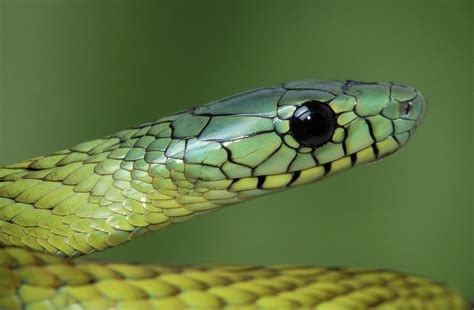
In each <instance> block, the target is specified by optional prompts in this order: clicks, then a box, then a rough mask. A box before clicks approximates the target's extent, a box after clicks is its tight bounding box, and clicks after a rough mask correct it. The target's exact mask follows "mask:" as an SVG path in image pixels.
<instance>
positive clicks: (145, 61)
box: [0, 0, 474, 298]
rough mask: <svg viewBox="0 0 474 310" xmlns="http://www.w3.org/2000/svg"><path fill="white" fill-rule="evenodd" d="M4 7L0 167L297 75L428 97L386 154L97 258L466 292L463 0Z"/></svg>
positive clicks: (468, 217)
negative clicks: (403, 141)
mask: <svg viewBox="0 0 474 310" xmlns="http://www.w3.org/2000/svg"><path fill="white" fill-rule="evenodd" d="M0 3H1V5H0V7H1V15H0V18H1V19H0V21H1V29H0V43H1V45H2V46H1V52H2V55H1V58H0V59H1V64H0V66H1V67H0V69H1V70H0V72H1V84H0V85H1V89H0V92H1V93H0V94H1V97H0V98H1V99H0V100H1V101H0V139H1V140H0V150H1V152H0V164H6V163H10V162H15V161H19V160H21V159H26V158H28V157H32V156H36V155H42V154H45V153H49V152H52V151H55V150H58V149H62V148H65V147H68V146H71V145H74V144H76V143H79V142H82V141H84V140H88V139H92V138H95V137H98V136H102V135H105V134H108V133H113V132H115V131H118V130H120V129H123V128H126V127H129V126H132V125H136V124H139V123H142V122H145V121H149V120H154V119H157V118H159V117H161V116H165V115H167V114H168V113H171V112H173V111H177V110H180V109H184V108H187V107H190V106H192V105H196V104H200V103H205V102H208V101H210V100H213V99H217V98H220V97H223V96H226V95H229V94H232V93H235V92H238V91H241V90H246V89H249V88H254V87H259V86H265V85H272V84H275V83H279V82H282V81H288V80H294V79H304V78H316V79H323V80H325V79H346V78H350V79H359V80H368V81H396V82H401V83H406V84H409V85H413V86H416V87H417V88H419V89H420V90H421V91H422V92H423V94H424V95H425V96H426V97H427V98H428V103H429V110H428V115H427V118H426V120H425V123H424V125H423V126H421V128H420V129H419V131H418V132H417V134H416V135H415V137H414V138H413V139H412V141H411V143H409V144H408V146H407V147H406V148H405V149H404V150H402V151H400V152H399V153H398V154H396V155H395V156H393V157H390V158H389V159H387V160H384V161H383V162H381V163H378V164H375V165H370V166H367V167H364V168H358V169H355V170H353V171H351V172H349V173H344V174H342V175H339V176H337V177H334V178H330V179H328V180H326V181H324V182H321V183H318V184H312V185H309V186H305V187H301V188H297V189H294V190H291V191H288V192H284V193H280V194H277V195H271V196H268V197H263V198H260V199H257V200H254V201H248V202H246V203H243V204H241V205H239V206H235V207H230V208H227V209H224V210H221V211H218V212H215V213H213V214H211V215H209V216H204V217H201V218H197V219H194V220H192V221H190V222H187V223H186V224H184V225H183V224H180V225H175V226H173V227H171V228H167V229H165V230H164V231H161V232H159V233H156V234H153V235H149V236H147V237H144V238H142V239H140V240H137V241H136V242H133V243H129V244H126V245H124V246H121V247H118V248H115V249H112V250H109V251H107V252H105V253H102V254H99V255H96V256H97V257H101V258H107V259H127V260H132V261H152V260H153V261H162V262H175V263H192V264H209V263H211V264H212V263H224V262H226V263H244V264H280V263H285V264H309V265H331V266H339V265H343V266H344V265H351V266H368V267H382V268H389V269H395V270H400V271H404V272H410V273H415V274H420V275H425V276H429V277H432V278H434V279H436V280H439V281H442V282H445V283H448V284H449V285H451V286H453V287H456V288H458V289H460V290H461V291H462V292H463V293H465V294H466V295H467V296H468V297H470V298H474V268H473V261H474V260H473V258H474V257H473V232H472V230H473V227H472V226H473V214H472V206H473V201H472V189H473V187H472V181H471V180H472V176H471V175H470V174H471V172H472V166H471V160H472V152H471V144H472V126H471V124H472V104H473V96H472V87H473V77H472V64H473V54H472V52H473V51H472V46H473V33H472V29H473V22H472V14H473V6H472V1H469V2H459V1H421V2H414V1H369V2H362V1H359V2H356V1H323V2H318V1H313V2H295V1H287V2H274V1H265V2H263V1H261V2H250V1H242V2H179V3H172V2H171V1H163V2H140V1H138V2H137V1H129V2H118V1H115V2H113V1H94V2H92V1H91V2H87V1H71V2H67V1H62V2H61V1H41V2H40V1H31V2H28V1H5V0H2V1H1V2H0Z"/></svg>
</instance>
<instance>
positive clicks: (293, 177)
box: [229, 134, 403, 192]
mask: <svg viewBox="0 0 474 310" xmlns="http://www.w3.org/2000/svg"><path fill="white" fill-rule="evenodd" d="M402 146H403V143H402V142H401V141H399V140H398V139H397V138H396V135H394V134H392V135H390V136H388V137H387V138H386V139H384V140H382V141H379V142H374V143H373V144H372V145H370V146H368V147H366V148H364V149H362V150H360V151H357V152H355V153H352V154H348V155H346V156H344V157H341V158H339V159H337V160H334V161H331V162H327V163H323V164H320V165H318V166H315V167H311V168H308V169H302V170H297V171H293V172H288V173H282V174H273V175H262V176H253V177H247V178H236V179H233V181H232V183H231V184H230V185H229V190H230V191H233V192H241V191H247V190H255V189H260V190H279V189H285V188H289V187H292V186H297V185H304V184H308V183H312V182H315V181H318V180H320V179H323V178H324V177H326V176H330V175H335V174H337V173H339V172H342V171H345V170H347V169H349V168H351V167H354V166H359V165H364V164H368V163H371V162H375V161H378V160H381V159H383V158H385V157H387V156H388V155H390V154H392V153H394V152H396V151H397V150H398V149H400V148H401V147H402ZM243 183H245V184H253V185H254V186H251V187H250V186H244V184H243Z"/></svg>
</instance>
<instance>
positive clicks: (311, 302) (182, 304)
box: [0, 248, 468, 310]
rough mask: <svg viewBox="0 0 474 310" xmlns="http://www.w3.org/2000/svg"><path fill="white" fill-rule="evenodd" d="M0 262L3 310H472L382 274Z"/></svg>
mask: <svg viewBox="0 0 474 310" xmlns="http://www.w3.org/2000/svg"><path fill="white" fill-rule="evenodd" d="M0 257H1V258H2V260H1V261H0V276H1V277H0V307H1V308H8V309H21V306H22V305H27V306H28V309H74V310H75V309H112V308H114V309H115V308H116V309H189V308H204V309H209V308H214V309H223V308H226V309H288V308H290V309H295V308H298V309H301V308H303V309H319V310H331V309H332V310H341V309H342V310H344V309H369V308H370V309H386V310H389V309H393V310H394V309H397V310H404V309H439V310H447V309H467V308H468V306H467V304H466V303H465V302H464V300H463V299H462V298H461V297H460V296H459V295H458V294H457V293H456V292H454V291H452V290H450V289H447V288H446V287H443V286H442V285H440V284H437V283H434V282H432V281H430V280H426V279H423V278H420V277H417V276H411V275H403V274H400V273H396V272H391V271H384V270H367V269H356V268H342V269H341V268H318V267H290V266H272V267H255V266H213V267H194V266H193V267H191V266H173V265H156V264H151V265H132V264H121V263H109V264H105V263H99V262H93V261H84V260H83V261H78V260H76V261H70V260H65V259H62V258H58V257H53V256H50V255H46V254H40V253H37V252H31V251H28V250H24V249H18V248H6V249H0ZM15 292H17V294H15ZM2 294H3V295H4V296H2ZM1 297H4V298H1Z"/></svg>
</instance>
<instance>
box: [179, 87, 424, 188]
mask: <svg viewBox="0 0 474 310" xmlns="http://www.w3.org/2000/svg"><path fill="white" fill-rule="evenodd" d="M425 111H426V106H425V100H424V98H423V96H422V95H421V94H420V93H419V92H418V91H417V90H416V89H415V88H412V87H409V86H403V85H399V84H394V83H364V82H357V81H346V82H340V81H331V82H321V81H308V80H307V81H295V82H289V83H286V84H283V85H279V86H275V87H268V88H261V89H257V90H254V91H250V92H245V93H242V94H238V95H235V96H232V97H229V98H225V99H223V100H219V101H216V102H212V103H210V104H207V105H203V106H199V107H196V108H194V109H192V110H191V112H190V113H191V115H192V117H189V120H190V121H191V119H193V120H194V121H197V120H199V122H200V123H201V124H202V126H197V127H199V129H200V132H199V133H198V134H197V136H196V139H192V140H190V143H189V144H188V146H187V147H188V148H187V151H186V152H185V153H184V157H183V160H184V162H185V163H187V169H185V174H186V175H187V177H189V178H191V179H193V178H194V179H198V180H201V181H217V180H233V181H232V185H231V186H230V190H235V191H245V190H254V189H257V190H258V189H281V188H286V187H289V186H293V185H299V184H306V183H310V182H313V181H316V180H319V179H321V178H323V177H324V176H327V175H332V174H335V173H337V172H340V171H343V170H345V169H347V168H350V167H352V166H354V165H359V164H365V163H369V162H373V161H376V160H379V159H381V158H384V157H386V156H387V155H389V154H391V153H393V152H395V151H396V150H398V149H399V148H400V147H401V146H403V145H404V144H406V142H407V141H408V140H409V138H410V137H411V136H412V134H413V133H414V131H415V130H416V128H417V126H418V125H419V124H420V123H421V122H422V120H423V117H424V114H425ZM189 125H190V123H188V127H189ZM177 127H178V126H175V128H177ZM190 127H193V126H190ZM202 164H204V166H202ZM193 165H196V166H195V169H193Z"/></svg>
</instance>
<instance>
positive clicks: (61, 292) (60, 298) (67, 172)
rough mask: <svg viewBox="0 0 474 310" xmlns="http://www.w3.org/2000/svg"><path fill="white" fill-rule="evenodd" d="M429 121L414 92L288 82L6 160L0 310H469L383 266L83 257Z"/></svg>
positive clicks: (0, 197)
mask: <svg viewBox="0 0 474 310" xmlns="http://www.w3.org/2000/svg"><path fill="white" fill-rule="evenodd" d="M425 114H426V100H425V99H424V97H423V95H422V94H421V93H420V92H419V91H418V90H417V89H416V88H414V87H411V86H406V85H402V84H397V83H393V82H390V83H384V82H361V81H354V80H345V81H317V80H302V81H293V82H288V83H281V84H278V85H275V86H270V87H263V88H258V89H254V90H250V91H246V92H243V93H238V94H236V95H233V96H230V97H226V98H224V99H221V100H217V101H213V102H210V103H207V104H204V105H199V106H194V107H192V108H190V109H188V110H186V111H181V112H177V113H175V114H172V115H169V116H167V117H163V118H160V119H158V120H156V121H152V122H148V123H144V124H142V125H139V126H136V127H133V128H130V129H127V130H123V131H120V132H118V133H115V134H112V135H109V136H105V137H104V138H100V139H95V140H91V141H87V142H84V143H81V144H79V145H76V146H73V147H70V148H67V149H64V150H61V151H58V152H55V153H52V154H50V155H47V156H41V157H37V158H33V159H30V160H25V161H22V162H19V163H15V164H9V165H5V166H3V167H2V168H0V308H1V309H71V310H76V309H223V308H225V309H287V308H292V309H294V308H300V309H320V310H329V309H336V310H337V309H468V307H469V305H468V302H467V300H466V299H465V298H464V297H463V296H462V295H461V294H460V293H458V292H457V291H456V290H454V289H452V288H449V287H447V286H445V285H443V284H441V283H438V282H436V281H434V280H430V279H427V278H424V277H422V276H418V275H412V274H405V273H400V272H397V271H391V270H383V269H370V268H362V267H320V266H290V265H276V266H241V265H226V264H222V265H211V266H191V265H174V264H159V263H145V264H140V263H125V262H108V261H102V260H93V259H90V258H88V257H79V256H84V255H88V254H91V253H93V252H97V251H103V250H106V249H107V248H110V247H113V246H117V245H119V244H122V243H125V242H127V241H130V240H133V239H135V238H138V237H140V236H142V235H144V234H148V233H150V232H154V231H157V230H160V229H162V228H164V227H167V226H170V225H173V224H177V223H181V222H184V221H186V220H188V219H191V218H193V217H195V216H198V215H203V214H207V213H209V212H212V211H214V210H218V209H221V208H223V207H226V206H229V205H233V204H236V203H239V202H242V201H246V200H248V199H251V198H256V197H259V196H262V195H267V194H270V193H275V192H280V191H282V190H286V189H291V188H293V187H296V186H300V185H306V184H310V183H313V182H316V181H319V180H322V179H325V178H327V177H329V176H332V175H335V174H338V173H340V172H343V171H346V170H350V169H351V168H353V167H357V166H363V165H365V164H369V163H373V162H376V161H379V160H380V159H382V158H385V157H387V156H388V155H390V154H393V153H394V152H396V151H397V150H399V149H400V148H401V147H402V146H404V145H405V144H406V143H407V142H408V141H409V139H410V138H411V137H412V136H413V134H414V132H415V130H416V129H417V128H418V126H419V125H420V124H421V123H422V121H423V119H424V116H425ZM308 187H309V186H308ZM341 190H342V189H341ZM341 194H343V193H342V192H341ZM304 203H307V204H316V202H315V201H306V202H304ZM293 207H297V206H293ZM316 209H317V208H315V212H317V210H316ZM269 212H272V211H269Z"/></svg>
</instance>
